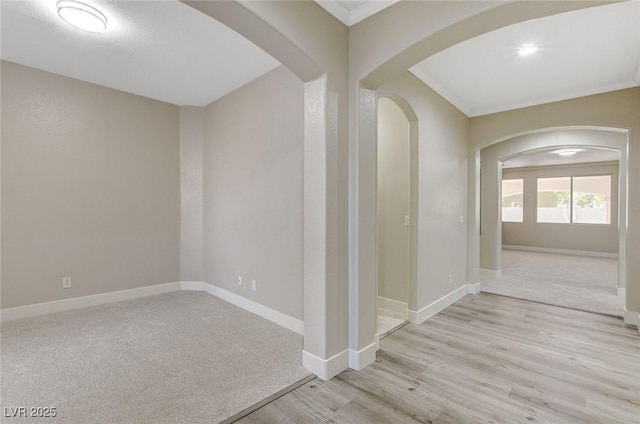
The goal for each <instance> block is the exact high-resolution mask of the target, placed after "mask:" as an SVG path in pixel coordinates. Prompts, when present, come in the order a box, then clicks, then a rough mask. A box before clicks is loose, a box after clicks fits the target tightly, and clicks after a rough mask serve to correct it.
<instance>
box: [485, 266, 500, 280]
mask: <svg viewBox="0 0 640 424" xmlns="http://www.w3.org/2000/svg"><path fill="white" fill-rule="evenodd" d="M500 277H502V270H501V269H498V270H493V269H482V268H480V281H485V280H495V279H497V278H500Z"/></svg>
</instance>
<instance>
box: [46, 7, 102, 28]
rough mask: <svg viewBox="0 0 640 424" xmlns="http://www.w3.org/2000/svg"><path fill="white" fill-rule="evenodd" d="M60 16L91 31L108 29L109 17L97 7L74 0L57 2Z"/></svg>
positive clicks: (78, 26) (76, 25) (69, 22)
mask: <svg viewBox="0 0 640 424" xmlns="http://www.w3.org/2000/svg"><path fill="white" fill-rule="evenodd" d="M56 7H57V8H58V16H60V18H61V19H62V20H63V21H65V22H67V23H68V24H71V25H73V26H75V27H77V28H80V29H83V30H85V31H89V32H102V31H104V30H105V29H107V18H106V16H104V15H103V14H102V12H100V11H99V10H98V9H96V8H95V7H92V6H89V5H88V4H85V3H81V2H79V1H73V0H61V1H59V2H58V3H56Z"/></svg>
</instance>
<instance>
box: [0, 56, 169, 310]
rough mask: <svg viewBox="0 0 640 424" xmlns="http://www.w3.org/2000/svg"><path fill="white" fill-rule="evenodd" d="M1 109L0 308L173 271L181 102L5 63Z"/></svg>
mask: <svg viewBox="0 0 640 424" xmlns="http://www.w3.org/2000/svg"><path fill="white" fill-rule="evenodd" d="M2 113H3V114H2V265H3V267H2V308H10V307H16V306H22V305H28V304H34V303H40V302H47V301H53V300H60V299H66V298H71V297H77V296H86V295H92V294H97V293H104V292H111V291H116V290H122V289H130V288H135V287H141V286H147V285H155V284H161V283H169V282H173V281H177V280H178V250H179V219H180V208H179V205H180V176H179V169H178V163H179V162H178V158H179V156H178V155H179V153H178V119H179V118H178V108H177V107H175V106H172V105H169V104H166V103H162V102H158V101H154V100H150V99H147V98H143V97H139V96H135V95H131V94H126V93H123V92H120V91H116V90H112V89H108V88H104V87H100V86H97V85H93V84H89V83H85V82H80V81H77V80H74V79H70V78H66V77H61V76H58V75H54V74H51V73H47V72H42V71H38V70H35V69H31V68H26V67H23V66H19V65H16V64H13V63H9V62H2ZM67 276H69V277H71V278H72V288H70V289H65V290H63V289H62V277H67Z"/></svg>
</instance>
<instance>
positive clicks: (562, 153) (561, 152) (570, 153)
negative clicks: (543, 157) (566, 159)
mask: <svg viewBox="0 0 640 424" xmlns="http://www.w3.org/2000/svg"><path fill="white" fill-rule="evenodd" d="M581 151H582V149H560V150H556V151H555V152H553V153H555V154H556V155H559V156H573V155H575V154H576V153H578V152H581Z"/></svg>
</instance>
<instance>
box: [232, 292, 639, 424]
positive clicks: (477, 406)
mask: <svg viewBox="0 0 640 424" xmlns="http://www.w3.org/2000/svg"><path fill="white" fill-rule="evenodd" d="M238 422H239V423H242V424H249V423H282V424H300V423H349V424H358V423H393V424H400V423H461V424H467V423H483V424H485V423H532V422H537V423H553V424H561V423H580V424H583V423H584V424H587V423H620V424H622V423H624V424H633V423H640V335H639V334H638V332H637V330H636V329H635V327H631V326H625V324H624V323H623V322H622V320H620V319H617V318H614V317H607V316H602V315H597V314H591V313H588V312H581V311H575V310H570V309H563V308H558V307H554V306H548V305H542V304H537V303H532V302H527V301H523V300H518V299H512V298H507V297H502V296H496V295H491V294H479V295H475V296H467V297H465V298H464V299H462V300H460V301H459V302H457V303H456V304H455V305H452V306H451V307H449V308H447V309H446V310H445V311H443V312H441V313H439V314H438V315H436V316H435V317H433V318H431V319H430V320H428V321H427V322H425V323H423V324H422V325H412V324H410V325H407V326H405V327H403V328H401V329H400V330H398V331H396V332H394V333H392V334H391V335H389V336H388V337H386V338H385V339H384V340H382V341H381V343H380V351H379V352H378V357H377V361H376V362H375V363H374V364H372V365H370V366H369V367H367V368H366V369H364V370H362V371H359V372H355V371H350V370H349V371H345V372H343V373H341V374H340V375H338V376H337V377H335V378H333V379H331V380H330V381H326V382H323V381H321V380H319V379H315V380H312V381H310V382H308V383H306V384H305V385H303V386H301V387H299V388H298V389H296V390H294V391H292V392H290V393H288V394H287V395H285V396H283V397H281V398H279V399H277V400H275V401H273V402H271V403H269V404H267V405H265V406H264V407H262V408H261V409H258V410H257V411H255V412H253V413H252V414H251V415H248V416H246V417H244V418H243V419H241V420H240V421H238Z"/></svg>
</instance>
